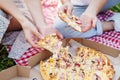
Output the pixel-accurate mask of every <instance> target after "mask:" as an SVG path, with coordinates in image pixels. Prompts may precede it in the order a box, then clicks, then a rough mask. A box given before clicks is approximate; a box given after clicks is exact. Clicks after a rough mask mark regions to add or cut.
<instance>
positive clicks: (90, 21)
mask: <svg viewBox="0 0 120 80" xmlns="http://www.w3.org/2000/svg"><path fill="white" fill-rule="evenodd" d="M80 21H81V28H82V32H86V31H88V30H90V29H92V28H94V27H95V26H96V23H97V17H96V15H93V14H90V13H85V12H84V13H83V14H82V15H81V16H80Z"/></svg>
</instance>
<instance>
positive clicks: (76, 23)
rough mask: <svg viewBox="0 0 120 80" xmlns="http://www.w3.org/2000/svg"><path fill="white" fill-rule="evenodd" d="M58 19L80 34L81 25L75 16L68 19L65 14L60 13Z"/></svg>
mask: <svg viewBox="0 0 120 80" xmlns="http://www.w3.org/2000/svg"><path fill="white" fill-rule="evenodd" d="M59 17H60V18H61V19H62V20H63V21H65V22H66V23H67V24H68V25H69V26H71V27H72V28H73V29H75V30H77V31H79V32H81V24H80V21H79V18H78V17H77V16H75V15H71V18H69V17H68V16H67V14H66V13H64V12H62V11H60V12H59Z"/></svg>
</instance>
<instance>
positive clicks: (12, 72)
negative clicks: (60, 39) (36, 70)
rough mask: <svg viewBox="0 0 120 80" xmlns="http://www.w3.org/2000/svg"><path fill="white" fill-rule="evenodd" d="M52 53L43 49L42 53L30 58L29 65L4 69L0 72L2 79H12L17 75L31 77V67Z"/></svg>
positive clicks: (0, 78) (0, 79)
mask: <svg viewBox="0 0 120 80" xmlns="http://www.w3.org/2000/svg"><path fill="white" fill-rule="evenodd" d="M50 55H51V54H50V53H49V52H48V51H46V50H45V51H43V52H41V53H38V54H36V55H35V56H32V57H31V58H29V59H28V62H29V65H28V66H18V65H15V66H12V67H10V68H8V69H5V70H2V71H1V72H0V80H10V79H12V78H14V77H16V76H19V77H29V76H30V70H31V67H34V66H35V65H36V64H38V63H39V62H40V60H44V59H46V58H48V57H49V56H50Z"/></svg>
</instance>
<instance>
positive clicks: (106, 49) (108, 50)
mask: <svg viewBox="0 0 120 80" xmlns="http://www.w3.org/2000/svg"><path fill="white" fill-rule="evenodd" d="M71 39H73V40H75V41H77V42H79V43H81V44H82V45H84V46H87V47H90V48H93V49H95V50H98V51H100V52H102V53H105V54H108V55H110V56H112V57H118V56H119V54H120V50H117V49H115V48H112V47H109V46H106V45H103V44H100V43H97V42H94V41H91V40H87V39H83V38H68V39H65V40H64V41H63V42H64V44H63V45H64V46H65V45H67V43H68V42H69V40H71Z"/></svg>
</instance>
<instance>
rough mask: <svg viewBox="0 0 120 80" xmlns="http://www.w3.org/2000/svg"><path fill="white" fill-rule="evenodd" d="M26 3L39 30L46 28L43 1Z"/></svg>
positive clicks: (35, 0)
mask: <svg viewBox="0 0 120 80" xmlns="http://www.w3.org/2000/svg"><path fill="white" fill-rule="evenodd" d="M25 1H26V4H27V6H28V9H29V10H30V13H31V15H32V17H33V20H34V22H35V24H36V26H37V27H39V28H42V27H43V26H46V23H45V20H44V18H43V13H42V8H41V1H40V0H25Z"/></svg>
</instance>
